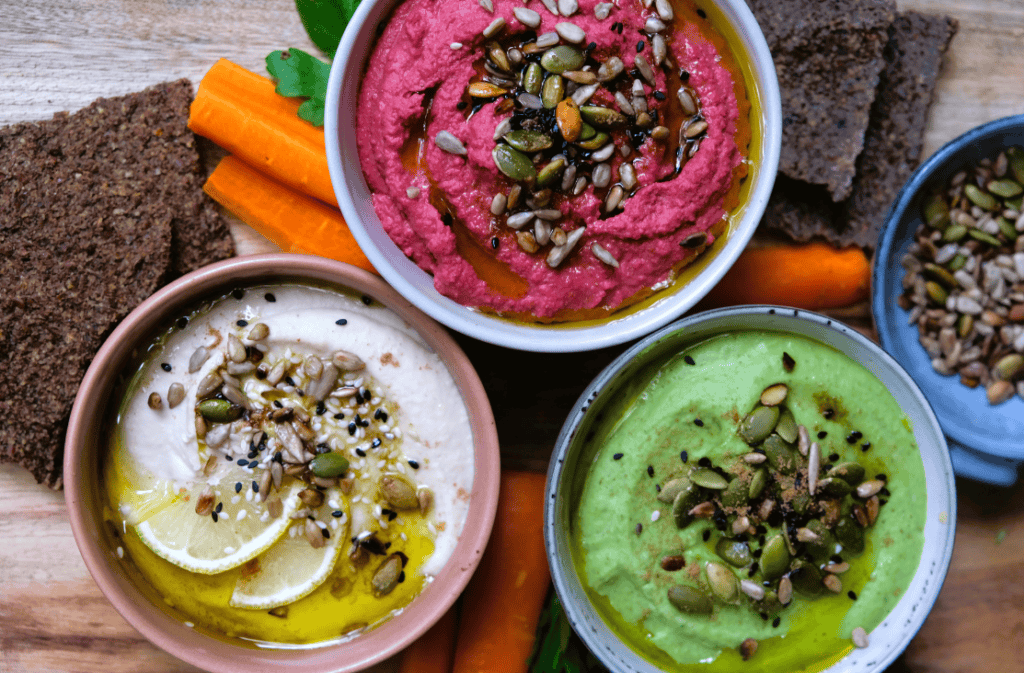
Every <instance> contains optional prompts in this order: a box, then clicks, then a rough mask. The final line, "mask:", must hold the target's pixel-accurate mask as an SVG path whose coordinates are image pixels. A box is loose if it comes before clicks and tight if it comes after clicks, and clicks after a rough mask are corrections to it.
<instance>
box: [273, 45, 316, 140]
mask: <svg viewBox="0 0 1024 673" xmlns="http://www.w3.org/2000/svg"><path fill="white" fill-rule="evenodd" d="M267 71H268V72H269V73H270V76H271V77H273V78H274V79H276V80H277V87H276V88H275V89H274V91H276V92H277V93H278V94H280V95H281V96H288V97H290V98H307V99H308V100H306V101H305V102H303V103H302V105H300V106H299V110H298V115H299V117H300V118H302V119H305V120H306V121H308V122H309V123H310V124H312V125H313V126H323V125H324V105H325V102H326V100H327V80H328V78H329V77H330V74H331V66H330V65H329V64H327V63H324V62H323V61H321V60H320V59H318V58H317V57H316V56H312V55H311V54H307V53H306V52H304V51H302V50H301V49H287V50H285V51H274V52H271V53H270V54H269V55H268V56H267Z"/></svg>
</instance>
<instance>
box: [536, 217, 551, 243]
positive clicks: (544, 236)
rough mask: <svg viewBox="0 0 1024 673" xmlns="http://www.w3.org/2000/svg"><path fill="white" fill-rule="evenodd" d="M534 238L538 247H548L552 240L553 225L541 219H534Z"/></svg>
mask: <svg viewBox="0 0 1024 673" xmlns="http://www.w3.org/2000/svg"><path fill="white" fill-rule="evenodd" d="M533 238H534V240H535V241H537V245H547V244H548V241H550V240H551V225H550V224H548V223H547V222H545V221H544V220H542V219H540V218H534V220H533Z"/></svg>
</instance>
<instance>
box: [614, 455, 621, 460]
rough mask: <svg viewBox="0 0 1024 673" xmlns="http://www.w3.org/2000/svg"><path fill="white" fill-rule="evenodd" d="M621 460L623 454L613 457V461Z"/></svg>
mask: <svg viewBox="0 0 1024 673" xmlns="http://www.w3.org/2000/svg"><path fill="white" fill-rule="evenodd" d="M621 459H622V454H621V453H616V454H615V455H614V456H612V460H621Z"/></svg>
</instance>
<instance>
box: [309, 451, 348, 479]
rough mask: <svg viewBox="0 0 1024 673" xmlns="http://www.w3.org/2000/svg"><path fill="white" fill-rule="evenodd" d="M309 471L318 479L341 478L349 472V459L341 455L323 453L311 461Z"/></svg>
mask: <svg viewBox="0 0 1024 673" xmlns="http://www.w3.org/2000/svg"><path fill="white" fill-rule="evenodd" d="M309 469H310V470H311V471H312V472H313V474H314V475H316V476H318V477H326V478H330V477H340V476H341V475H343V474H345V473H346V472H347V471H348V458H346V457H345V456H343V455H341V454H340V453H335V452H333V451H332V452H330V453H321V454H320V455H319V456H317V457H316V458H314V459H313V460H311V461H309Z"/></svg>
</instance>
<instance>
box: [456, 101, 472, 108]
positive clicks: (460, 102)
mask: <svg viewBox="0 0 1024 673" xmlns="http://www.w3.org/2000/svg"><path fill="white" fill-rule="evenodd" d="M468 106H469V103H467V102H466V101H464V100H460V101H459V102H458V103H456V104H455V109H457V110H465V109H466V108H467V107H468Z"/></svg>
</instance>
